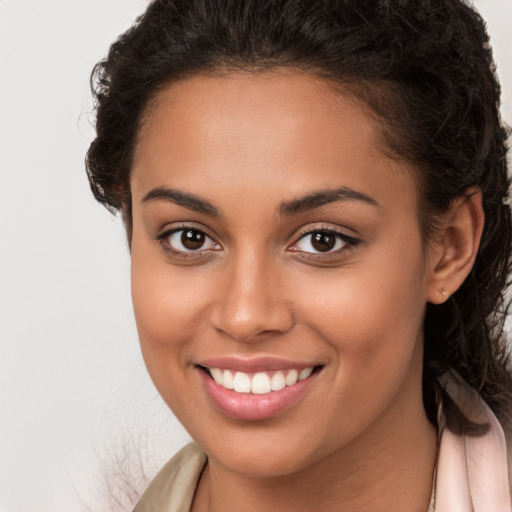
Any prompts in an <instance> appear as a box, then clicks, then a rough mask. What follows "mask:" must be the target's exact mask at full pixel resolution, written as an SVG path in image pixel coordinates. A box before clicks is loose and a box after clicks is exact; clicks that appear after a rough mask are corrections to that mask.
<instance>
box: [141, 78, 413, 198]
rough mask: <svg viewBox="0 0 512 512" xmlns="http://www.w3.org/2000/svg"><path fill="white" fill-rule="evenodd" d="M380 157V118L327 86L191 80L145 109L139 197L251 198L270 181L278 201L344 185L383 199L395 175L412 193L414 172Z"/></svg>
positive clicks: (316, 81) (314, 81) (306, 81)
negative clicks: (159, 193) (166, 192)
mask: <svg viewBox="0 0 512 512" xmlns="http://www.w3.org/2000/svg"><path fill="white" fill-rule="evenodd" d="M380 148H381V137H380V126H379V123H378V120H377V119H376V118H375V116H372V115H371V113H370V112H369V111H368V109H366V108H365V106H364V105H363V104H362V103H361V102H360V101H358V100H357V98H355V97H354V96H353V95H352V94H350V93H349V92H347V91H345V90H343V89H341V88H339V87H335V86H334V85H333V84H331V83H329V82H327V81H325V80H322V79H320V78H317V77H314V76H311V75H308V74H304V73H293V72H290V71H272V72H264V73H256V74H254V73H242V72H240V73H232V74H227V75H223V76H194V77H191V78H187V79H185V80H182V81H179V82H176V83H173V84H171V85H169V86H168V87H166V88H165V89H163V90H162V91H160V92H159V94H158V95H157V96H156V97H155V98H154V100H153V101H152V103H151V105H150V106H149V108H148V109H147V112H146V115H145V118H144V122H143V123H142V127H141V130H140V133H139V137H138V142H137V147H136V151H135V155H134V165H133V171H132V178H131V182H132V189H134V190H133V192H134V193H135V194H136V195H137V194H138V193H139V192H140V194H142V193H143V192H144V191H145V192H147V191H149V190H150V189H151V187H155V186H171V187H179V188H184V189H187V190H193V191H194V192H197V193H198V194H202V195H207V196H208V195H210V194H209V192H211V190H212V187H218V189H219V191H220V190H223V189H227V188H231V189H232V187H233V186H234V185H235V184H236V185H237V187H238V189H237V193H238V194H248V195H251V194H252V195H253V196H254V195H255V194H256V192H257V191H258V190H260V189H262V188H267V189H268V186H267V185H269V184H270V182H272V186H273V191H274V192H275V196H276V201H278V200H282V199H283V197H282V196H283V194H284V193H286V194H288V195H289V196H293V195H300V194H301V193H304V192H307V190H308V189H310V188H311V187H315V188H329V187H334V186H338V185H341V186H349V187H353V188H361V187H363V188H364V189H365V192H366V193H368V194H369V195H372V194H377V195H378V193H379V189H380V188H382V187H383V186H384V185H386V184H389V180H388V176H386V174H387V173H393V174H394V175H395V179H394V182H393V186H394V187H395V188H396V187H398V188H402V187H406V188H407V189H408V192H409V193H410V192H411V186H412V184H411V182H410V176H407V175H409V174H410V173H409V172H406V170H407V165H405V164H404V162H399V161H397V160H392V159H390V158H389V157H387V156H386V155H385V152H383V151H381V149H380ZM313 182H314V183H313ZM140 194H139V195H140ZM267 194H272V191H269V190H267ZM409 195H410V194H409ZM413 195H415V194H413Z"/></svg>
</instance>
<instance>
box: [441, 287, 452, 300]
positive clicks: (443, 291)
mask: <svg viewBox="0 0 512 512" xmlns="http://www.w3.org/2000/svg"><path fill="white" fill-rule="evenodd" d="M439 293H440V294H441V295H442V296H443V297H444V298H448V297H449V296H450V294H449V293H448V292H447V291H446V290H445V289H444V288H441V289H440V290H439Z"/></svg>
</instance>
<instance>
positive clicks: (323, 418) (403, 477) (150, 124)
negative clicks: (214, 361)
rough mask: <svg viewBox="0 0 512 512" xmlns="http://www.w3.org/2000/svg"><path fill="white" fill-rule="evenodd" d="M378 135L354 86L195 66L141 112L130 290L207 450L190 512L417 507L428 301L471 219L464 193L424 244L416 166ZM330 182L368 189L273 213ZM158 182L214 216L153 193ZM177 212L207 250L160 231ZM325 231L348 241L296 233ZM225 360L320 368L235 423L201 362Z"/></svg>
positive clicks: (167, 393) (424, 483)
mask: <svg viewBox="0 0 512 512" xmlns="http://www.w3.org/2000/svg"><path fill="white" fill-rule="evenodd" d="M378 128H379V126H378V124H377V121H376V120H375V118H374V117H372V116H371V115H370V114H369V113H368V112H367V111H366V110H365V109H364V108H363V106H362V105H360V104H359V103H358V102H357V101H356V100H355V99H354V98H353V97H351V96H350V95H349V94H348V93H343V92H340V91H339V90H334V89H333V88H332V87H331V86H329V85H328V84H326V83H325V82H323V81H321V80H320V79H317V78H314V77H312V76H309V75H306V74H300V73H291V72H285V71H274V72H265V73H261V74H244V73H237V74H228V75H224V76H217V77H212V76H210V77H202V76H196V77H192V78H188V79H186V80H184V81H181V82H177V83H174V84H172V85H170V86H168V87H167V88H166V89H164V90H163V91H161V92H160V93H159V94H158V96H157V97H156V98H155V99H154V101H153V102H152V104H151V106H150V107H149V109H148V112H147V113H146V116H145V121H144V123H143V126H142V128H141V131H140V133H139V138H138V143H137V147H136V151H135V157H134V164H133V171H132V176H131V183H130V185H131V191H132V208H133V237H132V241H131V242H132V245H131V248H132V296H133V304H134V310H135V316H136V321H137V327H138V331H139V336H140V342H141V348H142V352H143V356H144V359H145V362H146V365H147V368H148V370H149V373H150V375H151V378H152V379H153V382H154V383H155V386H156V387H157V389H158V390H159V392H160V394H161V395H162V397H163V399H164V400H165V401H166V403H167V404H168V405H169V407H170V408H171V409H172V411H173V412H174V413H175V415H176V416H177V417H178V419H179V420H180V421H181V422H182V424H183V425H184V426H185V428H186V429H187V430H188V431H189V433H190V434H191V436H192V437H193V439H194V440H195V441H196V442H197V443H198V444H199V445H200V446H201V447H202V448H203V450H204V451H205V452H206V453H207V455H208V465H207V468H206V470H205V471H204V473H203V475H202V478H201V481H200V483H199V486H198V489H197V493H196V497H195V500H194V505H193V510H194V511H199V510H200V511H202V512H204V511H208V510H209V511H210V512H214V511H221V510H244V511H252V510H254V511H256V510H258V511H260V510H263V509H266V510H280V511H288V510H289V511H292V510H293V511H297V510H304V511H306V510H323V511H330V510H337V511H339V510H351V511H359V510H360V511H363V510H364V511H367V510H380V511H388V510H389V511H391V510H392V511H394V512H399V511H404V512H406V511H407V512H411V511H412V512H414V511H418V512H420V511H425V510H426V509H427V506H428V502H429V497H430V492H431V486H432V474H433V468H434V458H435V450H436V430H435V428H434V427H433V426H432V425H431V424H430V423H429V422H428V420H427V418H426V415H425V411H424V408H423V403H422V390H421V373H422V355H423V337H422V324H423V318H424V314H425V307H426V303H427V302H428V301H430V302H437V303H440V302H442V301H443V300H446V294H444V293H443V291H447V292H448V293H450V292H453V291H454V290H455V289H456V288H457V287H458V286H459V285H460V283H461V282H462V280H463V279H464V277H465V275H466V274H467V273H468V272H469V269H470V268H471V265H472V262H473V260H474V254H475V253H476V248H477V246H478V239H479V232H480V231H481V227H482V224H483V214H482V213H481V203H480V198H479V194H478V193H477V191H473V192H474V194H472V195H468V196H467V197H464V198H461V200H460V201H457V202H456V203H457V204H455V205H454V207H453V208H452V210H451V211H450V212H449V214H447V216H446V218H445V219H444V220H443V224H442V226H443V227H442V229H441V230H440V234H439V238H438V239H436V241H433V242H432V243H429V244H425V243H424V241H423V238H422V233H421V230H420V222H419V214H418V211H417V210H418V206H417V205H418V194H419V191H418V190H417V185H416V181H415V179H414V176H413V173H414V172H415V170H414V169H411V168H410V166H408V165H407V163H405V162H403V161H401V160H399V159H391V158H390V157H389V156H386V155H387V152H385V151H382V150H381V148H382V146H381V141H380V138H379V130H378ZM340 187H345V188H349V189H350V190H352V191H356V192H357V193H359V194H364V196H366V197H368V198H371V200H372V201H365V200H362V199H359V198H348V199H347V198H341V199H339V200H336V201H332V202H329V203H327V204H323V205H321V206H318V207H315V208H310V209H304V210H302V211H298V212H294V213H290V212H288V213H283V211H282V210H283V203H286V202H290V201H294V200H296V199H298V198H302V197H304V196H307V195H310V194H312V193H314V192H317V191H325V190H333V189H338V188H340ZM162 188H166V189H172V190H178V191H181V192H183V193H187V194H194V195H195V196H197V197H199V198H201V199H202V200H204V201H207V202H208V203H209V204H211V205H212V207H215V208H216V209H217V211H218V213H220V216H215V215H212V214H211V213H212V212H211V211H210V212H208V211H206V210H205V211H197V208H196V209H194V208H192V207H191V205H190V204H189V205H188V206H184V205H182V204H181V205H180V204H176V201H175V200H174V199H173V200H171V199H169V198H162V197H154V198H153V199H147V196H148V194H150V193H151V191H155V190H156V189H158V190H161V189H162ZM153 195H158V194H153ZM145 198H146V200H145ZM178 202H180V201H178ZM373 203H374V204H373ZM182 223H186V227H187V228H193V229H196V230H200V231H202V232H204V233H206V234H207V235H208V237H209V238H206V242H205V245H204V246H202V247H201V248H200V249H199V250H196V251H189V252H187V253H183V252H176V250H177V247H178V246H177V245H176V243H175V242H173V239H170V238H169V236H165V237H162V236H161V235H162V234H165V233H166V232H168V231H169V230H170V229H179V228H180V227H183V224H182ZM326 229H328V230H331V231H335V232H339V233H341V234H342V236H349V237H351V238H352V239H354V240H356V241H357V243H350V242H347V241H346V239H345V241H343V239H337V240H338V244H337V246H336V249H335V250H334V251H331V252H329V253H317V252H315V250H314V247H313V246H312V245H311V243H310V241H311V239H310V237H308V235H307V233H311V232H315V231H316V232H318V231H322V230H324V231H325V230H326ZM159 237H160V239H158V238H159ZM175 238H176V237H175ZM178 238H179V237H178ZM173 244H174V245H173ZM173 247H174V252H173V250H172V249H173ZM181 249H182V248H181ZM222 356H238V357H242V358H252V357H257V356H275V357H282V358H285V359H290V360H293V361H304V362H307V363H312V364H315V365H322V370H321V372H320V373H319V374H318V375H317V377H316V379H315V380H314V382H313V383H312V384H311V385H310V386H309V388H308V391H307V393H306V394H305V395H304V396H303V397H302V398H301V399H300V400H299V402H297V403H296V404H294V405H293V406H292V407H291V408H290V409H288V410H286V411H285V412H283V413H281V414H279V415H277V416H276V417H273V418H270V419H266V420H260V421H242V420H235V419H233V418H229V417H227V416H226V415H225V414H223V413H222V412H221V411H220V410H219V409H218V408H217V407H216V406H215V404H213V402H212V401H211V399H210V398H209V396H208V395H207V393H206V392H205V390H204V387H203V384H202V382H201V379H200V378H199V371H198V369H197V367H196V363H197V362H198V361H201V360H204V359H207V358H212V357H222ZM397 497H399V499H397ZM263 507H265V508H263Z"/></svg>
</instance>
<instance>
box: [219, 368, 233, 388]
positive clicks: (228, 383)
mask: <svg viewBox="0 0 512 512" xmlns="http://www.w3.org/2000/svg"><path fill="white" fill-rule="evenodd" d="M221 371H222V370H221ZM221 385H222V386H224V387H225V388H226V389H233V374H232V373H231V372H230V371H229V370H224V373H223V375H222V384H221Z"/></svg>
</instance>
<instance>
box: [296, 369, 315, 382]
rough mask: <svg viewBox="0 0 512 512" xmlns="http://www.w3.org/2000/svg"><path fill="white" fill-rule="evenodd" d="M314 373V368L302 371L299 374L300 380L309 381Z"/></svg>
mask: <svg viewBox="0 0 512 512" xmlns="http://www.w3.org/2000/svg"><path fill="white" fill-rule="evenodd" d="M312 371H313V368H304V370H301V372H300V373H299V380H304V379H307V378H308V377H309V376H310V375H311V372H312Z"/></svg>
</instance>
